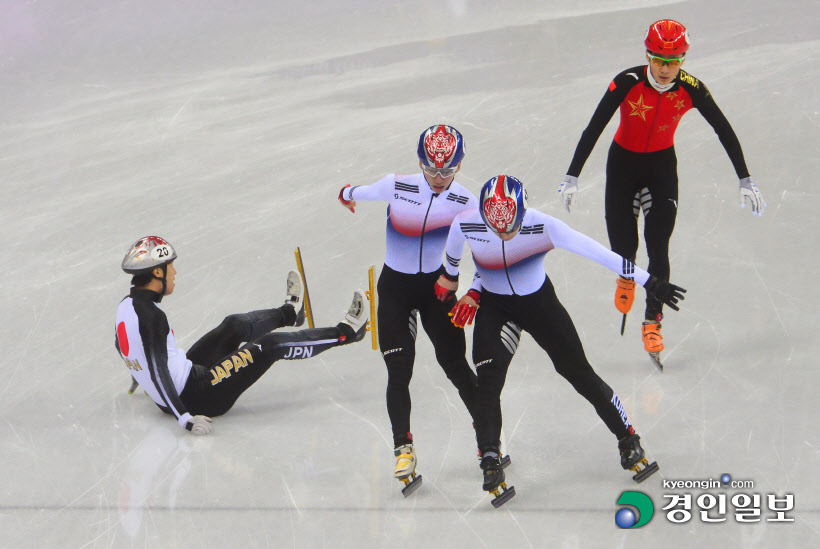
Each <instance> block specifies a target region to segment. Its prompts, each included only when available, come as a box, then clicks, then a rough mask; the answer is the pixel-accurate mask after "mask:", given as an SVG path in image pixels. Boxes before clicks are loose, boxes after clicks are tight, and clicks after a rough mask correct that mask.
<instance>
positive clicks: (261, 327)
mask: <svg viewBox="0 0 820 549" xmlns="http://www.w3.org/2000/svg"><path fill="white" fill-rule="evenodd" d="M295 319H296V313H295V312H294V310H293V307H292V306H291V305H284V306H282V307H279V308H276V309H263V310H259V311H251V312H249V313H244V314H235V315H229V316H226V317H225V319H224V320H223V321H222V323H220V324H219V326H217V327H216V328H214V329H213V330H211V331H210V332H208V333H207V334H205V335H204V336H202V337H201V338H200V339H199V340H198V341H197V342H196V343H194V344H193V345H192V346H191V348H190V349H189V350H188V352H187V353H186V355H187V357H188V359H189V360H191V362H194V363H196V364H212V363H214V362H217V361H218V360H219V359H220V358H221V357H223V356H225V355H227V354H229V353H231V352H233V351H235V350H236V349H237V348H238V347H239V346H240V345H241V344H242V343H243V342H245V341H251V340H252V339H256V338H257V337H259V336H261V335H262V334H266V333H268V332H270V331H271V330H275V329H276V328H281V327H282V326H288V325H292V324H293V321H294V320H295ZM288 321H290V324H288Z"/></svg>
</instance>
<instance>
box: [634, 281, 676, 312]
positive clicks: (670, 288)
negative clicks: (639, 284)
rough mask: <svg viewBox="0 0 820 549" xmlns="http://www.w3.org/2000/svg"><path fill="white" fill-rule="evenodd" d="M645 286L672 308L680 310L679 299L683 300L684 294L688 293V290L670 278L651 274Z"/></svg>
mask: <svg viewBox="0 0 820 549" xmlns="http://www.w3.org/2000/svg"><path fill="white" fill-rule="evenodd" d="M643 287H644V288H646V291H647V292H649V293H650V294H652V295H653V296H655V298H656V299H658V300H659V301H661V302H662V303H664V304H665V305H669V308H670V309H673V310H675V311H679V310H680V309H679V308H678V300H680V301H683V294H685V293H686V290H684V289H683V288H681V287H680V286H675V285H674V284H672V283H670V282H669V281H668V280H663V279H662V278H658V277H656V276H654V275H649V280H647V281H646V284H644V285H643Z"/></svg>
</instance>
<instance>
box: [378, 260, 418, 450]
mask: <svg viewBox="0 0 820 549" xmlns="http://www.w3.org/2000/svg"><path fill="white" fill-rule="evenodd" d="M405 277H406V275H405V276H402V273H397V272H396V271H393V270H392V269H390V268H389V267H387V266H385V267H384V268H383V269H382V274H381V276H380V277H379V283H378V293H379V304H378V310H377V312H376V315H377V317H378V326H379V348H380V349H381V352H382V357H383V358H384V363H385V366H386V367H387V390H386V391H385V399H386V402H387V415H388V416H389V417H390V425H391V429H392V432H393V447H394V448H398V447H400V446H403V445H405V444H409V443H411V442H412V441H413V436H412V434H411V432H410V409H411V401H410V379H411V378H412V377H413V362H414V361H415V358H416V333H417V330H418V319H417V315H416V311H415V309H414V308H413V307H412V303H411V302H410V300H409V299H408V296H407V287H406V282H407V281H405V280H403V278H405ZM411 280H412V279H411Z"/></svg>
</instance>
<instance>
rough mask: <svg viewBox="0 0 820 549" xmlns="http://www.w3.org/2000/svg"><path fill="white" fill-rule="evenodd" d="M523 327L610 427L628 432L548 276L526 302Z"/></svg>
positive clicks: (623, 415)
mask: <svg viewBox="0 0 820 549" xmlns="http://www.w3.org/2000/svg"><path fill="white" fill-rule="evenodd" d="M527 305H528V307H532V309H530V311H529V314H527V315H525V318H527V319H533V320H531V321H525V322H524V324H523V326H522V327H523V328H524V329H525V330H526V331H527V332H528V333H529V334H530V335H532V337H533V339H534V340H535V342H536V343H538V345H539V346H540V347H541V348H542V349H544V350H545V351H547V354H548V355H549V357H550V360H552V363H553V365H554V367H555V370H556V371H557V372H558V373H559V374H560V375H561V376H562V377H563V378H564V379H566V380H567V381H568V382H569V383H570V384H571V385H572V386H573V388H574V389H575V390H576V391H577V392H578V393H579V394H580V395H581V396H583V397H584V398H585V399H587V401H588V402H589V403H590V404H592V406H593V407H594V408H595V411H596V413H597V414H598V416H599V417H600V418H601V420H602V421H603V422H604V423H605V424H606V426H607V428H608V429H609V430H610V431H611V432H612V433H613V434H614V435H616V436H617V437H619V438H620V437H623V436H626V435H627V434H628V428H629V421H628V420H627V416H626V411H625V410H624V409H623V406H622V405H621V401H620V399H619V398H618V396H617V395H616V394H615V392H614V391H613V390H612V388H611V387H610V386H609V385H607V384H606V382H605V381H604V380H603V379H601V378H600V377H599V376H598V374H596V373H595V370H593V369H592V366H591V365H590V363H589V361H588V360H587V358H586V354H585V353H584V347H583V345H582V344H581V339H580V338H579V337H578V332H577V331H576V330H575V325H574V324H573V323H572V319H571V318H570V316H569V313H567V311H566V309H564V306H563V305H561V303H560V302H559V301H558V297H557V296H556V295H555V290H554V288H553V286H552V283H551V282H550V280H549V279H547V280H546V282H544V285H543V286H542V287H541V289H540V290H538V292H537V293H536V294H532V298H531V299H530V300H529V301H528V303H527Z"/></svg>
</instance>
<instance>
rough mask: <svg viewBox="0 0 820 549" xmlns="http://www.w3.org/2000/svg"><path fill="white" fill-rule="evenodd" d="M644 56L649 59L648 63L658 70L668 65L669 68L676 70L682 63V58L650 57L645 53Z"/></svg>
mask: <svg viewBox="0 0 820 549" xmlns="http://www.w3.org/2000/svg"><path fill="white" fill-rule="evenodd" d="M646 55H647V57H649V62H650V63H652V64H653V65H655V66H656V67H658V68H660V67H663V66H664V65H669V67H670V68H672V69H676V68H678V67H680V64H681V63H683V57H661V56H660V55H652V54H651V53H649V52H646Z"/></svg>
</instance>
